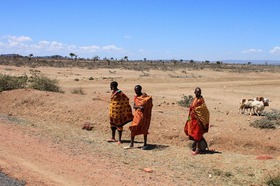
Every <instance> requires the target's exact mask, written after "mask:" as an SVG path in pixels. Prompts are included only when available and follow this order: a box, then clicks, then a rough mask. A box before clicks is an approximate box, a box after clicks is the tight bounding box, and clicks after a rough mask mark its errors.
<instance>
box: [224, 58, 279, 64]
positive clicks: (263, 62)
mask: <svg viewBox="0 0 280 186" xmlns="http://www.w3.org/2000/svg"><path fill="white" fill-rule="evenodd" d="M221 61H222V62H224V63H240V64H248V63H250V62H251V64H258V65H262V64H263V65H280V60H230V59H228V60H221Z"/></svg>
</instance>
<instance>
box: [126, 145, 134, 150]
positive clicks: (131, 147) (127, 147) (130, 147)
mask: <svg viewBox="0 0 280 186" xmlns="http://www.w3.org/2000/svg"><path fill="white" fill-rule="evenodd" d="M133 148H134V146H131V145H129V146H126V147H124V149H133Z"/></svg>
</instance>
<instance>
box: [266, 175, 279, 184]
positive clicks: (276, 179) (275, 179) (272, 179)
mask: <svg viewBox="0 0 280 186" xmlns="http://www.w3.org/2000/svg"><path fill="white" fill-rule="evenodd" d="M265 183H266V184H267V185H268V186H279V185H280V174H278V175H277V176H269V177H268V178H267V180H266V182H265Z"/></svg>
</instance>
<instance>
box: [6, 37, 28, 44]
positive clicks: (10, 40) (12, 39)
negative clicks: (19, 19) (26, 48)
mask: <svg viewBox="0 0 280 186" xmlns="http://www.w3.org/2000/svg"><path fill="white" fill-rule="evenodd" d="M4 38H7V39H8V41H9V42H17V43H23V42H26V41H32V39H31V38H30V37H27V36H19V37H17V36H11V35H8V36H4Z"/></svg>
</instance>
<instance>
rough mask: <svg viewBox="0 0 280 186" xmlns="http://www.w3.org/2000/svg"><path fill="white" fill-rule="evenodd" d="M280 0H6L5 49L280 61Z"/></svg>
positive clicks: (0, 6) (0, 18)
mask: <svg viewBox="0 0 280 186" xmlns="http://www.w3.org/2000/svg"><path fill="white" fill-rule="evenodd" d="M279 8H280V1H279V0H24V1H23V0H1V2H0V24H1V27H0V54H20V55H24V56H27V55H30V54H33V55H34V56H48V55H61V56H68V57H70V56H69V54H70V53H74V54H76V55H77V56H78V57H81V58H90V59H92V58H94V57H96V56H98V57H100V58H105V57H106V58H114V59H121V58H123V57H124V56H127V57H128V59H129V60H143V59H144V58H146V59H147V60H159V59H161V60H171V59H176V60H181V59H183V60H201V61H205V60H209V61H221V60H231V59H232V60H280V21H279V18H280V11H279Z"/></svg>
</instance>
